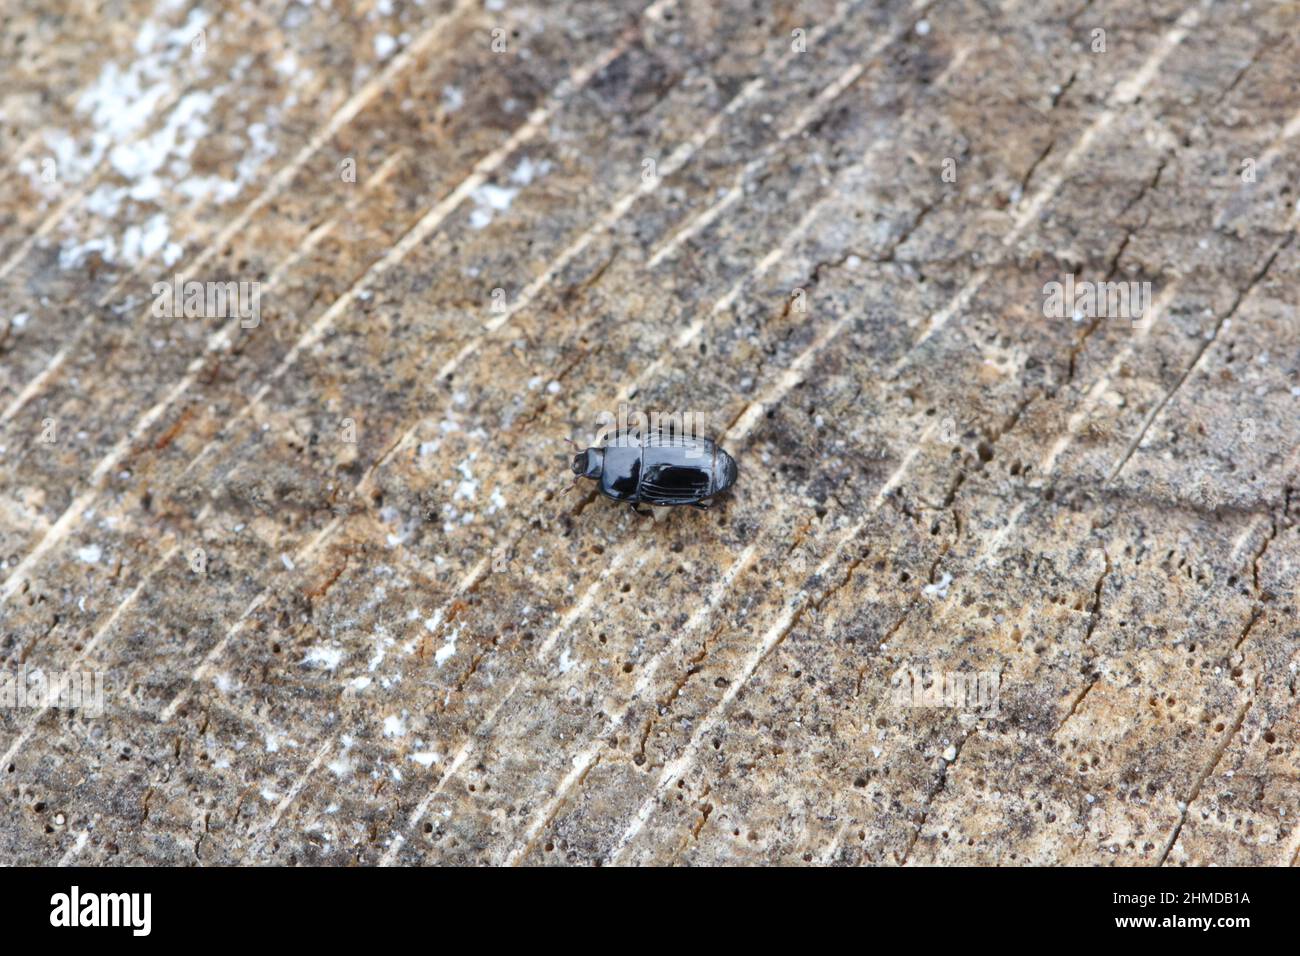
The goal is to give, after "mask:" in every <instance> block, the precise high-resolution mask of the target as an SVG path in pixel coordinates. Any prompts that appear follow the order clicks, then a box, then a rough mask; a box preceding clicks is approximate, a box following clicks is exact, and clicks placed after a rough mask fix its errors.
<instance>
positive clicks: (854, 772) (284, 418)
mask: <svg viewBox="0 0 1300 956" xmlns="http://www.w3.org/2000/svg"><path fill="white" fill-rule="evenodd" d="M55 6H56V7H61V8H63V9H61V10H59V11H57V12H56V11H54V10H52V9H51V8H50V7H49V5H48V4H45V3H29V2H20V3H18V4H17V5H15V6H13V7H12V9H10V10H8V11H7V12H6V14H5V17H4V20H5V25H4V30H3V31H0V51H2V54H3V55H0V146H3V149H0V157H2V159H0V162H3V163H4V165H5V167H6V172H5V176H4V180H5V183H6V188H5V190H4V191H3V195H0V600H2V601H3V604H2V605H0V663H2V664H3V676H4V678H5V680H6V682H7V686H9V687H10V689H11V693H10V694H9V696H8V697H7V698H6V699H5V700H4V701H3V706H0V782H2V783H3V793H4V799H3V811H2V815H0V860H2V861H3V862H6V863H39V864H50V863H58V862H60V861H63V862H72V861H75V862H78V863H86V864H110V865H111V864H146V863H166V864H240V863H242V864H349V865H350V864H363V865H380V864H387V865H410V864H515V863H518V864H525V865H539V864H561V865H562V864H606V865H608V864H625V865H626V864H632V865H635V864H656V865H659V864H683V865H709V864H803V863H813V864H818V863H832V864H847V865H858V864H885V865H899V864H906V865H917V864H936V863H937V864H948V863H998V864H1013V865H1014V864H1129V865H1133V864H1141V865H1179V864H1191V865H1207V864H1211V863H1217V864H1271V865H1289V864H1295V863H1296V862H1297V861H1298V860H1300V825H1298V824H1300V786H1297V779H1298V778H1300V705H1298V703H1297V700H1298V697H1297V693H1298V686H1297V682H1298V681H1300V677H1298V676H1297V672H1298V670H1300V615H1298V614H1297V611H1296V608H1297V604H1298V603H1300V318H1298V314H1297V289H1298V288H1300V244H1298V243H1297V242H1296V241H1295V228H1296V225H1297V208H1298V207H1297V199H1300V191H1298V190H1297V188H1296V183H1297V173H1298V172H1300V112H1297V106H1298V104H1300V100H1298V99H1297V95H1296V93H1297V89H1298V88H1300V86H1298V84H1300V66H1298V65H1297V64H1300V33H1297V31H1296V29H1295V27H1296V24H1297V22H1298V15H1300V4H1298V3H1296V2H1292V0H1283V2H1262V3H1260V2H1257V3H1252V4H1243V3H1235V2H1234V3H1228V2H1220V3H1214V2H1203V0H1142V2H1136V3H1135V2H1132V0H1045V2H1037V0H1035V2H1029V0H1019V2H1015V0H1005V2H1004V0H998V2H977V0H951V2H946V0H933V2H930V0H914V2H913V0H907V2H905V0H878V2H868V0H844V2H834V0H807V2H799V3H795V4H787V3H780V4H772V3H768V2H759V3H753V2H750V0H744V2H738V0H720V2H717V3H696V2H680V0H658V2H655V3H654V4H653V5H652V6H646V5H645V4H644V3H635V2H628V0H618V2H614V3H611V2H608V0H599V2H598V0H566V2H564V3H549V2H540V0H538V2H530V3H523V4H519V3H514V2H512V0H501V2H496V0H489V2H486V3H481V2H478V0H470V2H466V0H459V2H453V0H423V2H406V0H393V2H388V0H380V2H376V3H360V4H356V5H355V6H353V5H351V4H346V3H340V2H338V0H335V2H334V3H332V4H331V3H324V2H321V3H314V4H302V3H269V4H250V3H234V2H230V0H218V2H212V3H204V4H201V5H191V4H189V3H188V2H187V0H164V2H161V3H158V4H156V5H155V4H153V3H150V2H139V0H120V2H113V3H109V4H55ZM1057 284H1059V285H1057ZM196 290H197V291H196ZM1061 290H1064V291H1063V292H1062V291H1061ZM1093 293H1096V295H1095V296H1093ZM620 410H622V411H623V412H624V413H626V414H627V415H629V416H631V417H633V418H635V417H636V416H637V415H638V414H644V415H645V416H646V417H647V419H649V418H651V416H652V414H658V415H662V416H671V417H674V418H673V420H674V421H682V422H685V423H688V424H689V425H691V426H692V427H694V428H695V429H696V431H697V432H698V434H700V435H703V436H705V437H711V438H715V439H717V440H718V442H719V444H720V445H721V447H723V448H725V449H726V450H727V451H728V452H730V453H731V454H732V455H733V456H735V458H736V460H737V461H738V463H739V480H738V482H737V484H736V485H735V487H734V488H732V489H731V490H730V491H729V492H727V493H725V494H723V495H720V496H718V497H717V498H716V499H715V500H714V502H713V507H712V508H710V509H709V510H697V509H694V508H673V509H661V510H658V511H656V512H655V514H654V517H653V518H649V517H639V516H637V515H636V514H634V513H632V511H631V509H629V508H628V507H627V506H626V505H621V504H617V503H615V502H613V501H611V500H609V499H606V498H603V497H600V496H599V495H598V494H597V493H596V491H595V490H594V486H593V485H592V484H591V483H590V482H579V483H576V484H575V483H574V481H573V476H572V474H571V471H570V461H571V458H572V455H573V451H572V449H571V448H570V446H569V445H568V444H567V442H566V439H574V440H576V441H577V442H578V443H579V445H587V444H591V443H592V442H593V440H594V439H595V436H596V434H597V430H598V429H599V428H600V427H601V426H602V425H608V424H609V423H610V422H613V421H616V420H617V419H618V417H619V415H620ZM687 416H689V417H687ZM83 674H85V675H90V678H89V679H88V680H87V681H86V682H84V683H82V684H80V685H79V684H76V683H73V684H71V685H70V687H71V688H73V689H75V688H77V687H81V689H82V690H84V691H86V693H83V694H82V695H81V696H80V697H79V698H77V699H76V700H73V699H72V698H71V697H66V696H65V697H64V698H60V699H58V700H53V701H51V699H50V698H49V696H48V695H46V696H45V697H44V698H40V697H38V696H37V695H36V694H34V693H33V694H31V695H27V694H15V693H12V690H14V689H16V688H17V687H18V685H19V683H22V684H23V686H24V687H25V688H27V689H31V688H32V687H34V686H40V684H41V682H42V681H44V686H46V687H50V686H54V685H55V684H57V683H58V681H59V680H60V679H69V680H72V679H73V678H74V677H76V675H83ZM78 679H79V678H78ZM95 679H98V680H100V681H102V684H101V685H99V686H101V687H102V696H101V697H98V698H97V697H96V695H95V694H94V693H93V688H94V687H95V686H96V685H95ZM33 682H35V683H33ZM97 701H98V702H101V703H102V708H101V707H99V706H97Z"/></svg>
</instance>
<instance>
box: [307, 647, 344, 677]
mask: <svg viewBox="0 0 1300 956" xmlns="http://www.w3.org/2000/svg"><path fill="white" fill-rule="evenodd" d="M302 662H303V663H304V664H313V665H316V666H317V667H323V668H324V669H325V670H327V671H334V670H338V666H339V665H340V664H341V663H343V649H342V648H341V647H326V646H325V645H323V644H317V645H316V646H315V647H312V648H309V649H308V651H307V656H306V657H304V658H303V659H302Z"/></svg>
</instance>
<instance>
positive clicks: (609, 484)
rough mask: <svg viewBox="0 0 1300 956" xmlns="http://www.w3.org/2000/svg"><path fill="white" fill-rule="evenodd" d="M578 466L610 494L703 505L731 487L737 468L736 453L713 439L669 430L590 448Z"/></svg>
mask: <svg viewBox="0 0 1300 956" xmlns="http://www.w3.org/2000/svg"><path fill="white" fill-rule="evenodd" d="M573 471H574V473H575V474H577V475H580V476H582V477H586V478H593V479H595V481H596V483H597V486H598V487H599V489H600V493H601V494H603V495H605V497H607V498H613V499H614V500H615V501H626V502H628V503H630V504H633V505H636V504H646V505H659V506H673V505H698V504H699V503H700V502H701V501H703V500H704V499H706V498H711V497H712V496H714V495H716V494H718V492H721V491H725V490H726V489H728V488H730V487H731V486H732V485H733V484H735V481H736V474H737V469H736V461H735V459H734V458H732V457H731V456H730V455H728V454H727V453H726V452H725V451H723V450H722V449H721V448H719V447H718V445H717V443H716V442H714V441H713V440H712V439H708V438H685V437H680V436H667V435H665V436H651V437H646V438H638V437H636V436H631V437H629V438H624V439H620V440H618V441H615V442H614V443H613V444H610V445H606V446H604V447H600V448H588V449H587V450H586V451H584V452H582V453H580V454H579V455H577V456H576V457H575V458H574V460H573Z"/></svg>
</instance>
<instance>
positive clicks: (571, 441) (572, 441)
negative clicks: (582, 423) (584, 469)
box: [564, 435, 582, 451]
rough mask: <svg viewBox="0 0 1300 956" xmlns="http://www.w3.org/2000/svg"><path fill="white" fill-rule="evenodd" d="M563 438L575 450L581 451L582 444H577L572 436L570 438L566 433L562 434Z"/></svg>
mask: <svg viewBox="0 0 1300 956" xmlns="http://www.w3.org/2000/svg"><path fill="white" fill-rule="evenodd" d="M564 440H565V441H567V442H568V443H569V444H570V445H572V446H573V448H574V450H575V451H582V446H581V445H579V444H578V443H577V442H576V441H574V440H573V439H572V438H570V437H569V436H568V435H565V436H564Z"/></svg>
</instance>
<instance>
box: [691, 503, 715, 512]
mask: <svg viewBox="0 0 1300 956" xmlns="http://www.w3.org/2000/svg"><path fill="white" fill-rule="evenodd" d="M690 505H691V507H692V508H699V509H700V510H701V511H708V510H709V509H710V508H712V507H713V505H712V504H707V505H706V504H705V503H704V502H703V501H692V502H690Z"/></svg>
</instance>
